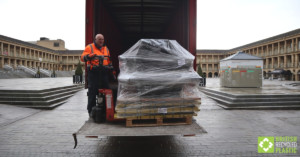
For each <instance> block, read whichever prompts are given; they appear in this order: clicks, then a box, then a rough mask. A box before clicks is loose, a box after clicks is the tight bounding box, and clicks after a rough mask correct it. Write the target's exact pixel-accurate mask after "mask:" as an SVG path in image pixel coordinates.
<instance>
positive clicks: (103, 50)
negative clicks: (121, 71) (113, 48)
mask: <svg viewBox="0 0 300 157" xmlns="http://www.w3.org/2000/svg"><path fill="white" fill-rule="evenodd" d="M92 49H93V51H92ZM92 53H95V54H96V55H98V56H110V53H109V50H108V48H107V47H106V46H102V47H101V49H100V50H99V49H98V48H97V47H96V46H95V44H94V43H92V44H89V45H87V46H86V47H85V50H84V51H83V53H82V55H81V61H82V62H87V65H92V66H93V65H98V60H87V57H85V56H87V55H89V54H92ZM110 63H111V61H110V59H109V58H108V57H104V60H103V65H104V66H105V65H109V64H110Z"/></svg>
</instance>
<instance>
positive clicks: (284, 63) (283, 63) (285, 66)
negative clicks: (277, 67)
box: [283, 55, 287, 68]
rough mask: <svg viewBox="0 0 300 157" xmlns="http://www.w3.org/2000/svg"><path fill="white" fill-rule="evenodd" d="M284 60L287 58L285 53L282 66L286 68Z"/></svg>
mask: <svg viewBox="0 0 300 157" xmlns="http://www.w3.org/2000/svg"><path fill="white" fill-rule="evenodd" d="M286 60H287V55H284V60H283V68H287V63H286Z"/></svg>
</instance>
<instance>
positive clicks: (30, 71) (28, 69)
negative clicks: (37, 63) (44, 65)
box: [18, 65, 36, 76]
mask: <svg viewBox="0 0 300 157" xmlns="http://www.w3.org/2000/svg"><path fill="white" fill-rule="evenodd" d="M18 69H22V70H24V71H25V72H26V73H28V74H31V75H33V76H34V75H35V74H36V71H34V70H32V69H30V68H27V67H25V66H23V65H18Z"/></svg>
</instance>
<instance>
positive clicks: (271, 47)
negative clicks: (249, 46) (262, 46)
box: [270, 43, 274, 55]
mask: <svg viewBox="0 0 300 157" xmlns="http://www.w3.org/2000/svg"><path fill="white" fill-rule="evenodd" d="M271 49H272V54H270V55H273V54H274V43H272V47H271Z"/></svg>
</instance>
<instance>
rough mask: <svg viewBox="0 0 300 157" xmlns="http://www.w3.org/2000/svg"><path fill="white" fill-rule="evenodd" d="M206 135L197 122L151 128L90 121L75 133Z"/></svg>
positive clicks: (95, 134)
mask: <svg viewBox="0 0 300 157" xmlns="http://www.w3.org/2000/svg"><path fill="white" fill-rule="evenodd" d="M201 133H206V130H205V129H204V128H203V127H201V126H200V125H199V124H198V123H197V122H196V120H193V121H192V124H191V125H172V126H151V127H126V126H125V122H118V123H101V124H98V123H95V122H93V120H92V119H89V120H88V121H86V122H85V123H84V125H83V126H82V127H81V128H80V129H79V130H78V131H77V132H76V133H75V134H76V135H83V136H170V135H183V136H191V135H196V134H201Z"/></svg>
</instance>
